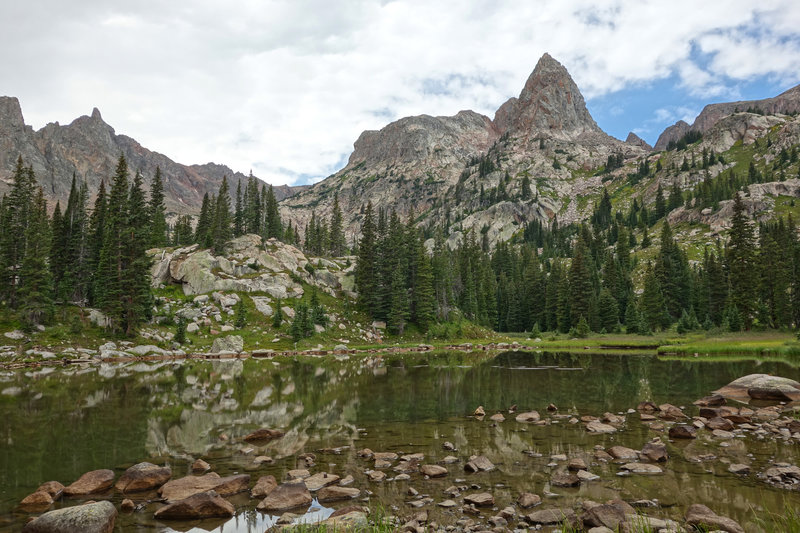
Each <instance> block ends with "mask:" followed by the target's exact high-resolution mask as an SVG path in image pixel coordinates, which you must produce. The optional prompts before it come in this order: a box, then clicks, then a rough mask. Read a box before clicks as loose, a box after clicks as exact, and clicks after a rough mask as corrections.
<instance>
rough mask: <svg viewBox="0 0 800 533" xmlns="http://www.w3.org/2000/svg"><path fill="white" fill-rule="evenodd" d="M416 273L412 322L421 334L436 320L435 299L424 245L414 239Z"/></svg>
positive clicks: (431, 269) (431, 275)
mask: <svg viewBox="0 0 800 533" xmlns="http://www.w3.org/2000/svg"><path fill="white" fill-rule="evenodd" d="M415 241H416V248H415V250H416V251H415V253H416V255H417V257H416V264H417V268H416V273H415V278H414V294H413V304H412V307H413V309H414V317H413V320H414V322H415V323H416V324H417V327H419V329H420V330H421V331H423V332H425V331H428V328H429V327H430V326H431V325H432V324H433V322H434V321H435V320H436V297H435V294H434V291H433V267H432V266H431V260H430V258H429V257H428V254H427V253H425V245H424V244H423V242H422V240H421V239H415Z"/></svg>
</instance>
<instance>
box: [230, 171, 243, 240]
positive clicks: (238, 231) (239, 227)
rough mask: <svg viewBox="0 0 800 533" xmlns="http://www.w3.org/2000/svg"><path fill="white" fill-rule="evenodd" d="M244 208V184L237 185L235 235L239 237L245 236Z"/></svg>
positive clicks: (234, 219)
mask: <svg viewBox="0 0 800 533" xmlns="http://www.w3.org/2000/svg"><path fill="white" fill-rule="evenodd" d="M244 230H245V221H244V208H243V206H242V182H241V181H239V182H238V183H237V184H236V207H234V210H233V235H234V236H235V237H238V236H240V235H242V234H244Z"/></svg>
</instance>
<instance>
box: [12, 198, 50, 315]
mask: <svg viewBox="0 0 800 533" xmlns="http://www.w3.org/2000/svg"><path fill="white" fill-rule="evenodd" d="M25 240H26V241H27V246H26V247H25V254H24V256H23V258H22V265H21V267H20V270H19V275H20V284H19V310H20V314H21V316H22V320H23V322H24V323H26V324H27V325H28V326H29V327H32V326H35V325H37V324H41V323H42V322H44V321H45V320H47V319H48V318H49V317H50V315H51V314H52V311H53V297H52V290H53V282H52V278H51V275H50V269H49V267H48V264H47V258H48V256H49V253H50V225H49V221H48V218H47V203H46V202H45V200H44V192H43V191H42V189H41V187H39V188H38V190H37V192H36V198H35V200H34V201H33V205H32V206H31V210H30V212H29V219H28V225H27V228H26V230H25Z"/></svg>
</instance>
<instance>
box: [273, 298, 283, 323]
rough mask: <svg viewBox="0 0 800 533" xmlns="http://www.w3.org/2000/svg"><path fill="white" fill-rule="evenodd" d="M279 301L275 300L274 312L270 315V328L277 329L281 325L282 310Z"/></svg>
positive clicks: (278, 299)
mask: <svg viewBox="0 0 800 533" xmlns="http://www.w3.org/2000/svg"><path fill="white" fill-rule="evenodd" d="M281 305H282V302H281V299H280V298H277V299H276V300H275V312H274V313H272V327H273V328H275V329H278V328H280V327H281V325H282V324H283V309H281Z"/></svg>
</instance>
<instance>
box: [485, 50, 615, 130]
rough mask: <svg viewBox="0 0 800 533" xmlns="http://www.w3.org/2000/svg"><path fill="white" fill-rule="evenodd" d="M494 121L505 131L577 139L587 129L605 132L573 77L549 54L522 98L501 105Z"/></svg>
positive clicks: (525, 88) (524, 89)
mask: <svg viewBox="0 0 800 533" xmlns="http://www.w3.org/2000/svg"><path fill="white" fill-rule="evenodd" d="M494 123H495V125H496V126H497V128H498V130H499V131H500V132H501V133H505V132H509V131H510V132H513V133H518V134H525V135H528V136H533V137H535V136H538V135H544V136H547V137H557V138H564V139H574V138H575V137H577V136H578V135H580V134H581V133H584V132H600V131H601V130H600V128H599V127H598V126H597V124H596V123H595V121H594V119H593V118H592V116H591V115H590V114H589V111H588V110H587V109H586V103H585V101H584V99H583V95H582V94H581V92H580V90H579V89H578V86H577V85H576V84H575V81H573V79H572V76H570V74H569V72H568V71H567V69H566V68H565V67H564V66H563V65H562V64H561V63H559V62H558V61H556V60H555V59H554V58H553V57H552V56H551V55H550V54H547V53H546V54H544V55H543V56H542V57H541V58H540V59H539V61H538V62H537V63H536V67H535V68H534V69H533V72H532V73H531V75H530V76H529V77H528V80H527V81H526V82H525V86H524V87H523V89H522V92H521V93H520V95H519V97H518V98H511V99H509V100H508V101H507V102H506V103H505V104H503V105H502V106H500V109H498V110H497V113H496V114H495V119H494Z"/></svg>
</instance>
